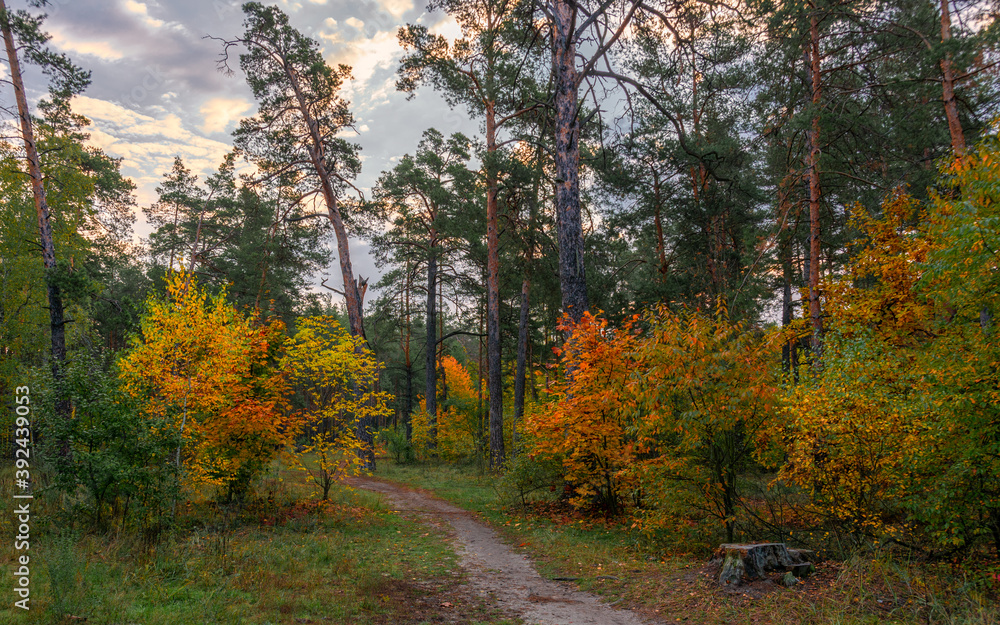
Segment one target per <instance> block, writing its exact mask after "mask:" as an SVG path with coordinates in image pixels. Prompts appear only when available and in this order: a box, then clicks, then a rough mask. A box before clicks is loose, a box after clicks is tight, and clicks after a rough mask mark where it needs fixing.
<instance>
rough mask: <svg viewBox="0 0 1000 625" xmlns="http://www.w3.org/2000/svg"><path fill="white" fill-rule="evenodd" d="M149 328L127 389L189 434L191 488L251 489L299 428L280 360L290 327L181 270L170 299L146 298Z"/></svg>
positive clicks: (182, 452)
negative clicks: (263, 320) (259, 316)
mask: <svg viewBox="0 0 1000 625" xmlns="http://www.w3.org/2000/svg"><path fill="white" fill-rule="evenodd" d="M141 327H142V335H141V336H140V337H138V338H136V339H135V340H134V341H133V345H132V348H131V350H130V351H129V352H128V353H127V354H126V355H125V357H124V358H122V360H121V362H120V367H119V368H120V372H121V374H120V375H121V379H122V381H123V382H124V388H125V391H126V392H127V393H128V394H129V395H131V396H132V397H133V398H135V399H136V400H137V401H140V402H142V403H143V410H144V411H145V413H146V414H147V415H149V417H150V420H151V421H153V422H162V423H169V424H171V425H170V427H172V428H173V429H174V432H175V433H176V434H177V435H178V436H179V437H180V439H181V444H180V445H179V446H178V447H177V449H176V450H174V454H173V458H171V460H172V461H173V462H174V463H176V464H177V466H178V469H180V470H181V472H182V476H183V479H184V481H185V482H186V483H187V484H189V485H198V484H206V485H212V486H219V487H223V488H225V489H226V491H227V495H228V496H229V497H238V496H240V495H242V494H243V493H244V492H245V490H246V488H247V487H248V486H249V484H250V482H251V481H252V480H253V478H254V477H256V476H257V475H259V474H260V472H261V471H262V470H263V469H264V468H265V467H266V466H267V465H268V463H269V462H270V461H271V459H272V458H274V456H275V454H276V453H277V452H278V450H279V449H281V448H282V447H283V446H285V445H287V444H288V443H289V442H291V440H292V439H293V437H294V435H295V432H296V431H297V428H298V422H297V421H296V418H295V416H294V415H290V414H289V413H288V411H287V410H286V409H285V396H286V391H287V381H286V378H285V375H284V373H283V372H282V371H281V370H280V369H279V368H277V367H275V366H274V364H273V361H274V358H275V356H276V354H277V353H278V351H279V350H280V348H281V346H282V344H283V343H284V340H285V337H284V324H282V323H281V322H280V321H277V320H275V321H271V322H270V323H267V324H263V325H261V324H258V323H256V322H254V321H253V320H252V319H250V318H248V317H246V316H244V315H242V314H241V313H239V312H238V311H236V309H235V308H233V306H232V305H230V304H229V303H227V302H226V300H225V294H220V295H216V296H209V295H208V293H207V292H206V291H205V290H204V289H203V288H202V287H201V286H200V285H199V284H198V283H197V281H196V280H195V279H194V277H193V276H191V275H189V274H186V273H184V272H178V273H174V274H172V275H170V276H169V277H168V278H167V293H166V296H165V297H156V296H154V297H151V298H150V300H149V301H148V302H147V312H146V314H145V315H144V316H143V318H142V326H141Z"/></svg>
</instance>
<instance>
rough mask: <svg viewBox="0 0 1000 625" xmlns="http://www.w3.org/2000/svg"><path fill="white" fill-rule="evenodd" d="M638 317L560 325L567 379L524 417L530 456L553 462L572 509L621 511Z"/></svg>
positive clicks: (630, 450)
mask: <svg viewBox="0 0 1000 625" xmlns="http://www.w3.org/2000/svg"><path fill="white" fill-rule="evenodd" d="M636 320H637V318H632V319H631V320H630V321H628V322H627V323H626V324H624V325H623V327H622V328H619V329H612V328H609V327H608V322H607V320H606V319H601V318H599V317H595V316H594V315H592V314H590V313H589V312H588V313H586V314H585V315H584V316H583V318H582V319H581V320H580V321H579V322H578V323H575V324H574V323H572V322H571V321H569V319H568V317H567V318H566V319H564V321H563V323H562V325H561V326H560V329H562V330H564V331H568V332H569V333H570V337H569V339H568V340H567V341H566V344H565V345H564V346H563V348H562V350H561V354H560V355H561V360H562V363H563V366H564V367H565V368H566V370H567V371H569V372H570V373H569V376H570V377H569V380H568V381H563V383H562V384H560V385H558V386H557V387H556V388H554V389H552V392H553V393H555V394H556V395H557V397H558V401H555V402H553V403H551V404H548V405H546V406H544V407H543V408H542V409H541V410H539V411H537V412H534V413H531V414H529V415H527V419H526V423H525V428H526V430H527V433H528V437H529V440H532V441H534V448H533V449H532V450H530V451H529V454H531V455H541V456H545V457H549V458H556V459H558V460H559V461H560V462H561V463H562V465H563V470H564V472H565V478H566V481H567V482H568V483H569V484H570V485H571V487H572V494H571V496H570V503H571V504H573V505H575V506H578V507H587V506H590V505H597V506H598V507H600V508H602V509H604V510H606V511H607V512H609V513H612V514H613V513H617V512H619V511H620V510H621V508H622V506H623V504H624V501H623V493H624V492H625V491H626V490H627V489H629V488H631V486H632V485H633V484H634V474H633V472H632V469H631V467H632V464H633V462H634V461H635V459H636V452H637V451H638V450H637V448H636V444H635V443H636V440H635V436H634V434H633V433H632V430H633V421H634V419H635V416H636V412H635V397H634V395H633V393H632V391H631V388H630V385H629V383H630V380H631V376H632V374H633V372H634V371H635V368H636V365H637V363H636V361H635V357H634V353H635V352H636V349H637V341H638V336H637V335H636V334H635V333H634V331H633V330H634V329H635V328H634V324H635V322H636Z"/></svg>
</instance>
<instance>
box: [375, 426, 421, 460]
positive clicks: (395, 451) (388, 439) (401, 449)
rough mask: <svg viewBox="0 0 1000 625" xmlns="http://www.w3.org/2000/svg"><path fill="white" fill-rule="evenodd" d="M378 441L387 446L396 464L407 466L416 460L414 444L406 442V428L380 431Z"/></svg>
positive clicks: (387, 428)
mask: <svg viewBox="0 0 1000 625" xmlns="http://www.w3.org/2000/svg"><path fill="white" fill-rule="evenodd" d="M378 441H379V442H380V443H382V444H383V445H385V448H386V451H388V452H389V453H390V454H392V458H393V460H395V461H396V464H406V463H409V462H413V461H414V460H415V459H416V455H415V454H414V452H413V444H412V443H411V442H410V441H408V440H406V428H405V427H396V428H394V427H386V428H382V429H381V430H379V431H378Z"/></svg>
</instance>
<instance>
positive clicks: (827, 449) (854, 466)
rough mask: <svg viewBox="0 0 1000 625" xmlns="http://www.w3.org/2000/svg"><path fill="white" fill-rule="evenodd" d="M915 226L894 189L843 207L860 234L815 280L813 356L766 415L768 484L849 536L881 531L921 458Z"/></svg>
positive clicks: (924, 333) (922, 331) (922, 245)
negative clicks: (797, 491)
mask: <svg viewBox="0 0 1000 625" xmlns="http://www.w3.org/2000/svg"><path fill="white" fill-rule="evenodd" d="M922 223H925V220H924V218H923V216H922V214H921V213H920V211H919V205H918V204H917V202H915V201H914V200H913V199H912V198H911V197H909V196H908V195H906V194H905V193H903V192H902V191H897V192H896V193H894V194H893V195H891V196H890V197H889V198H887V199H886V201H885V202H884V203H883V205H882V210H881V212H880V214H879V215H877V216H871V215H868V214H867V213H866V212H865V211H864V210H863V209H862V208H861V207H860V206H856V207H854V208H853V209H852V211H851V224H852V225H853V226H854V227H855V228H857V229H858V231H859V232H860V233H861V237H860V238H859V239H858V241H857V242H856V243H855V246H854V247H855V249H854V252H855V253H854V255H853V258H852V261H851V263H850V264H849V266H848V268H847V271H846V273H845V275H843V276H841V277H839V278H838V279H836V280H833V281H831V282H830V283H829V284H827V285H826V286H825V287H824V290H825V292H826V294H827V305H826V310H827V314H828V315H829V320H828V323H827V327H828V333H827V335H826V337H825V339H824V345H823V354H822V359H821V360H820V361H819V362H818V363H815V364H814V365H813V366H812V367H811V368H810V370H809V371H808V372H806V373H804V374H803V375H802V376H801V381H800V383H799V384H797V385H794V386H790V387H789V388H787V389H786V392H785V393H784V397H783V409H782V416H781V418H779V419H776V420H775V421H774V422H773V428H772V432H773V434H774V440H775V441H776V442H777V444H778V446H779V447H781V448H782V449H783V450H784V453H785V455H786V458H787V459H786V461H785V462H784V464H783V466H782V467H781V470H780V473H779V477H780V479H782V480H786V481H787V482H790V483H793V484H796V485H798V486H800V487H802V488H803V489H805V491H806V492H807V493H808V494H809V496H810V507H811V509H812V510H813V511H814V512H815V513H817V514H819V515H820V516H823V517H825V518H827V519H829V520H830V521H832V522H835V523H836V524H838V525H842V526H846V527H847V528H849V529H850V530H852V531H853V532H854V533H855V535H858V536H861V535H867V536H872V535H880V534H883V533H884V532H886V531H888V530H889V529H890V525H892V522H894V521H898V520H900V517H901V514H902V506H901V504H902V503H903V502H905V501H906V500H907V499H908V498H909V497H910V496H911V495H912V492H913V490H914V489H915V488H916V480H915V474H914V473H915V471H918V470H919V467H920V466H921V465H922V464H924V463H922V462H921V461H920V459H919V456H920V454H924V453H928V450H930V449H932V448H933V444H932V441H931V439H930V437H929V432H930V430H929V420H930V417H931V414H932V412H933V411H932V407H931V406H930V404H929V402H928V401H927V398H928V396H929V395H928V390H929V388H928V386H927V379H926V377H925V376H924V375H923V374H922V372H921V370H920V367H918V365H917V358H918V355H919V353H920V350H921V348H922V347H923V346H924V345H925V344H926V343H927V342H928V340H930V339H932V338H933V337H934V327H933V326H934V318H935V307H934V304H933V302H931V301H930V300H928V299H927V298H926V297H924V296H922V295H921V293H920V291H919V289H917V288H916V287H917V284H918V283H919V281H920V280H921V278H922V274H923V272H924V268H925V264H924V262H925V260H926V259H927V255H928V251H929V250H930V245H931V242H930V241H929V240H928V238H927V237H926V236H925V233H924V232H922V231H920V230H919V229H918V228H917V226H916V224H922Z"/></svg>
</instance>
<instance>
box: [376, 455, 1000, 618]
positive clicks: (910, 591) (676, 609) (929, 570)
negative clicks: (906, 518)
mask: <svg viewBox="0 0 1000 625" xmlns="http://www.w3.org/2000/svg"><path fill="white" fill-rule="evenodd" d="M376 477H378V478H381V479H387V480H391V481H395V482H401V483H404V484H407V485H409V486H412V487H414V488H419V489H425V490H428V491H430V492H433V493H434V494H436V495H438V496H439V497H441V498H443V499H446V500H448V501H450V502H452V503H454V504H456V505H458V506H460V507H463V508H465V509H467V510H470V511H473V512H475V513H478V514H479V515H480V516H481V517H482V518H483V519H485V520H487V521H488V522H489V523H491V524H492V525H493V526H494V527H495V528H497V530H498V531H500V532H501V533H502V534H503V535H504V536H505V537H506V539H507V540H508V542H509V543H510V544H511V545H512V546H514V547H515V548H516V549H518V550H522V551H524V552H525V553H527V554H528V555H530V556H531V557H532V559H533V560H534V562H535V563H536V565H537V567H538V569H539V572H540V573H541V574H542V575H543V576H546V577H549V578H551V579H561V580H567V581H573V582H575V583H576V584H577V585H578V586H579V587H580V588H581V589H584V590H588V591H591V592H595V593H598V594H600V595H603V596H604V598H605V600H606V601H608V602H609V603H611V604H613V605H615V606H618V607H630V608H634V609H638V610H640V611H642V612H644V613H646V614H647V615H649V616H652V617H655V618H659V619H663V620H666V621H667V622H688V623H704V624H709V623H773V624H775V625H783V624H789V625H791V624H796V625H798V624H802V623H806V624H816V625H820V624H827V623H838V624H844V625H847V624H862V623H914V624H916V623H945V624H949V625H987V624H995V623H998V622H1000V604H998V602H997V599H998V595H997V591H998V589H1000V581H998V578H997V577H995V576H996V575H997V574H998V573H1000V568H998V566H997V563H995V562H990V561H979V562H973V561H965V562H963V564H962V566H957V565H954V564H951V563H946V562H939V561H938V562H927V561H922V560H919V559H918V558H916V557H914V556H912V555H906V554H905V553H903V552H902V551H894V550H891V549H887V548H883V549H878V550H868V551H865V550H861V551H857V552H856V553H855V554H854V555H853V556H852V557H850V558H848V559H846V560H844V561H838V560H824V561H822V562H820V563H819V565H818V570H817V573H816V574H815V575H814V576H812V577H810V578H808V579H806V580H804V581H802V582H801V583H799V584H798V585H796V586H795V587H793V588H782V587H780V586H777V585H774V584H770V583H767V584H755V585H751V586H748V587H746V588H744V589H743V591H742V592H725V591H722V590H720V589H719V588H718V587H717V585H716V583H715V581H716V580H715V577H714V575H716V574H717V571H714V570H713V569H712V567H710V566H708V558H706V557H705V556H704V553H703V552H702V551H690V552H684V551H683V550H679V549H677V547H676V544H674V545H673V546H672V547H671V548H670V550H669V551H668V550H667V548H666V547H665V546H664V544H663V543H662V542H659V541H657V540H656V539H655V538H654V537H650V536H647V535H645V534H643V533H642V532H639V531H638V530H637V529H636V528H634V527H632V526H631V524H624V523H615V522H613V521H607V520H605V519H603V518H593V517H589V516H587V515H585V514H583V513H581V512H580V511H579V510H576V509H574V508H572V507H571V506H569V505H567V504H564V503H561V502H560V500H559V496H558V493H557V492H550V496H535V497H533V499H532V501H530V502H529V505H527V506H520V505H511V504H508V505H503V504H501V502H500V497H498V491H499V492H500V494H501V495H502V494H503V489H502V488H498V480H499V478H496V477H494V476H490V475H487V474H483V473H481V472H479V471H477V470H476V468H475V467H474V466H472V465H468V466H461V465H453V464H430V463H428V464H396V463H393V462H391V461H383V462H382V463H381V464H380V466H379V470H378V472H377V473H376ZM713 573H714V574H713Z"/></svg>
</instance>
